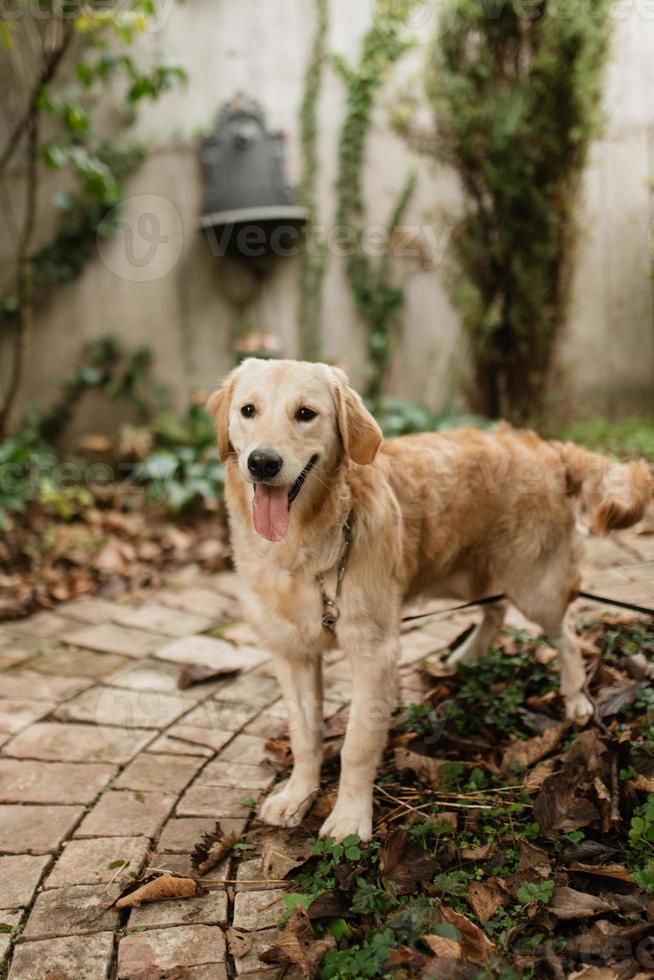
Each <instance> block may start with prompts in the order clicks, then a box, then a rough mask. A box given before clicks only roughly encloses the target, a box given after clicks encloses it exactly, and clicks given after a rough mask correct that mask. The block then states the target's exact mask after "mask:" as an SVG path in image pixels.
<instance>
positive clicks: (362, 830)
mask: <svg viewBox="0 0 654 980" xmlns="http://www.w3.org/2000/svg"><path fill="white" fill-rule="evenodd" d="M350 834H355V835H356V836H357V837H358V838H359V840H362V841H369V840H370V838H371V837H372V801H370V802H368V801H365V802H364V803H343V804H340V803H338V801H337V803H336V806H335V807H334V809H333V810H332V812H331V813H330V814H329V816H328V817H327V819H326V820H325V822H324V824H323V825H322V827H321V828H320V836H321V837H333V838H334V839H335V840H336V841H342V840H343V839H344V838H345V837H349V836H350Z"/></svg>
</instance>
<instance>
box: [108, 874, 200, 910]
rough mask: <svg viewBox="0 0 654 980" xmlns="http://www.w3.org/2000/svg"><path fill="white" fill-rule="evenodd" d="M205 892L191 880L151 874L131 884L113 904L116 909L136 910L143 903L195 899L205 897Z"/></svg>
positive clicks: (169, 875)
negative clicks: (173, 899)
mask: <svg viewBox="0 0 654 980" xmlns="http://www.w3.org/2000/svg"><path fill="white" fill-rule="evenodd" d="M206 894H207V890H206V888H203V887H202V886H201V885H200V884H198V882H197V881H195V880H194V879H193V878H179V877H177V876H176V875H171V874H168V872H164V873H163V874H157V873H155V874H151V875H148V876H147V877H146V878H143V879H142V880H141V881H135V882H132V884H130V885H128V886H127V888H125V889H123V891H122V892H121V894H120V897H119V898H117V899H116V901H115V902H114V903H113V904H114V906H115V907H116V908H117V909H126V908H138V906H139V905H141V904H142V903H143V902H161V901H165V900H167V899H171V898H196V897H198V896H200V895H206Z"/></svg>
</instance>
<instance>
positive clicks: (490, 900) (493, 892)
mask: <svg viewBox="0 0 654 980" xmlns="http://www.w3.org/2000/svg"><path fill="white" fill-rule="evenodd" d="M508 897H509V896H508V893H507V891H506V890H505V888H504V887H503V884H502V882H501V881H500V880H499V879H498V878H489V879H488V881H474V882H473V883H472V884H471V885H470V887H469V888H468V894H467V895H466V898H467V900H468V904H469V905H470V908H471V909H472V911H473V912H474V913H475V915H476V916H477V918H478V919H481V921H482V922H487V921H488V919H492V918H493V916H494V915H495V913H496V912H497V910H498V908H499V907H500V905H504V903H505V902H506V900H507V898H508Z"/></svg>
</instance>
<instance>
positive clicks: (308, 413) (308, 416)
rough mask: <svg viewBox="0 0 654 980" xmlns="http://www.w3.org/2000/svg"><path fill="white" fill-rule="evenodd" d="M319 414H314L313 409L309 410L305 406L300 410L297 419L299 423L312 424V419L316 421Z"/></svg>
mask: <svg viewBox="0 0 654 980" xmlns="http://www.w3.org/2000/svg"><path fill="white" fill-rule="evenodd" d="M317 414H318V413H317V412H314V411H313V410H312V409H311V408H307V407H306V405H303V406H302V408H298V410H297V412H296V414H295V418H296V419H297V420H298V422H311V420H312V419H315V417H316V415H317Z"/></svg>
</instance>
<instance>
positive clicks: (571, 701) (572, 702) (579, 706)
mask: <svg viewBox="0 0 654 980" xmlns="http://www.w3.org/2000/svg"><path fill="white" fill-rule="evenodd" d="M594 710H595V709H594V708H593V705H592V704H591V702H590V701H589V699H588V698H587V697H586V695H585V694H583V693H582V692H581V691H580V692H579V694H574V695H572V696H571V697H569V698H566V699H565V716H566V718H567V719H568V720H569V721H574V722H576V724H577V725H585V724H586V722H588V721H590V719H591V718H592V717H593V713H594Z"/></svg>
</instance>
